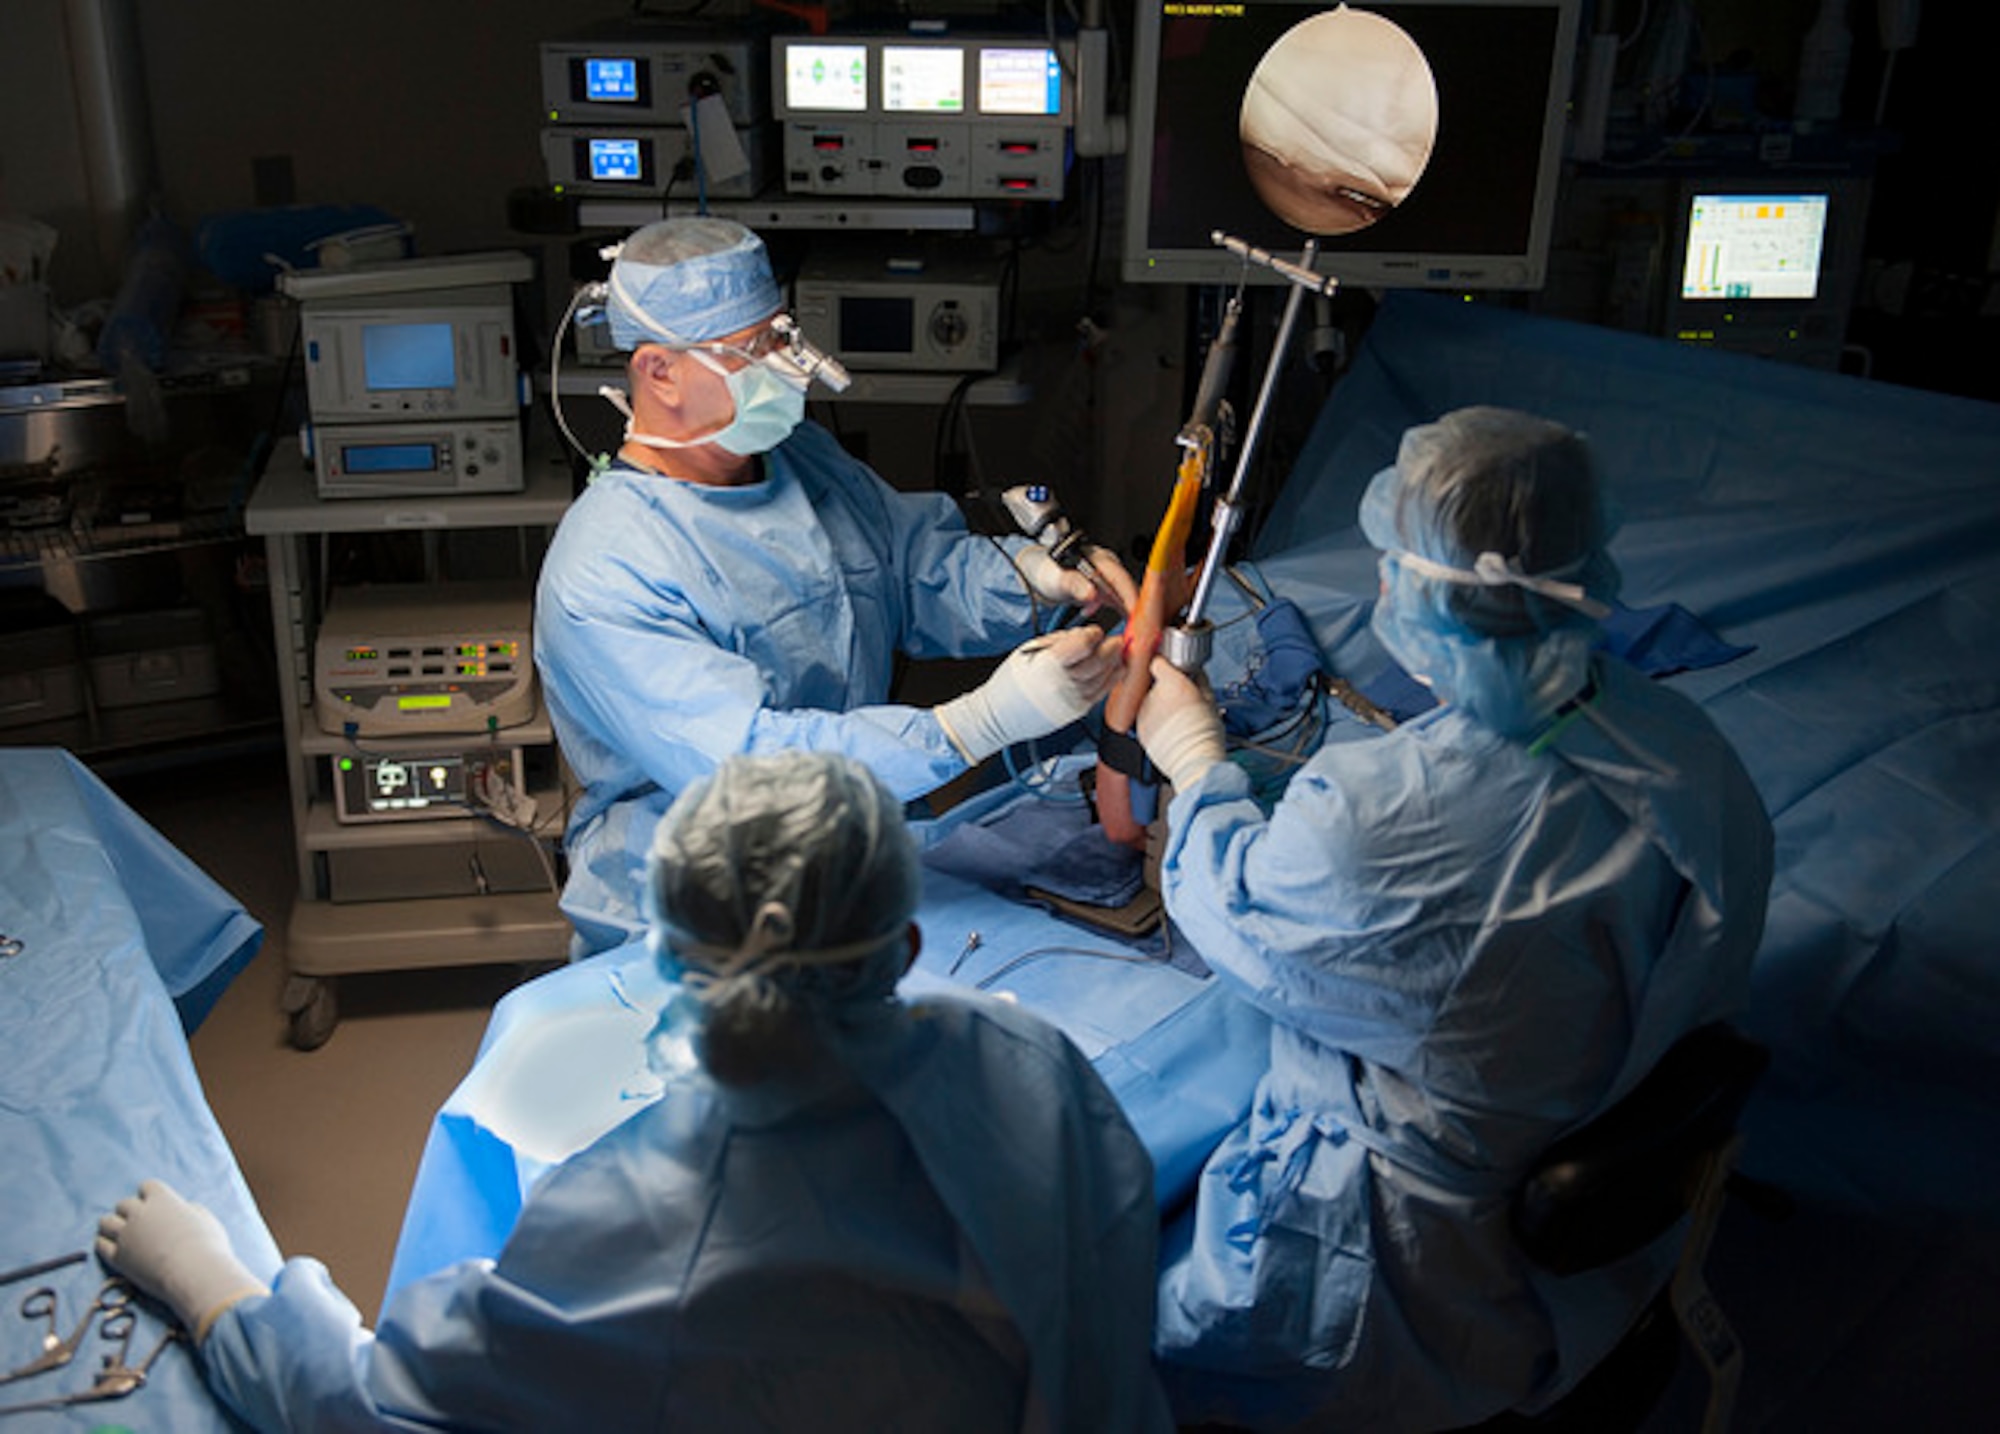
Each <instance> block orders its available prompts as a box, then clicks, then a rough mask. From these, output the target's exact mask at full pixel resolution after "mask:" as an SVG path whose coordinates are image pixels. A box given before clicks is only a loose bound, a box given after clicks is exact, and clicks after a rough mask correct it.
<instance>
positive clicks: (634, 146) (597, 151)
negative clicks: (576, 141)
mask: <svg viewBox="0 0 2000 1434" xmlns="http://www.w3.org/2000/svg"><path fill="white" fill-rule="evenodd" d="M586 153H587V154H588V155H589V158H590V177H591V178H592V179H595V180H599V181H601V182H604V183H609V184H619V183H626V182H630V183H634V184H636V183H638V182H639V181H640V180H642V179H644V178H645V175H646V164H645V159H644V157H643V156H642V155H641V154H640V152H639V141H638V140H636V139H593V140H591V141H590V143H589V144H588V146H587V147H586Z"/></svg>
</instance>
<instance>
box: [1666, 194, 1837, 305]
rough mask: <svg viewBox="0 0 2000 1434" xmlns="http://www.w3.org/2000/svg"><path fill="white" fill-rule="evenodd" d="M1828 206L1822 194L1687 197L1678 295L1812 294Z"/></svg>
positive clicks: (1800, 296) (1768, 296)
mask: <svg viewBox="0 0 2000 1434" xmlns="http://www.w3.org/2000/svg"><path fill="white" fill-rule="evenodd" d="M1828 202H1829V196H1828V195H1826V194H1824V193H1818V194H1814V193H1800V192H1792V193H1773V194H1696V195H1694V196H1693V197H1692V198H1691V199H1690V200H1689V201H1688V216H1687V256H1686V259H1685V262H1684V263H1683V265H1682V270H1681V297H1682V298H1683V299H1811V298H1814V297H1816V296H1817V295H1818V293H1819V279H1820V256H1821V252H1822V250H1823V249H1824V247H1825V244H1826V219H1827V206H1828Z"/></svg>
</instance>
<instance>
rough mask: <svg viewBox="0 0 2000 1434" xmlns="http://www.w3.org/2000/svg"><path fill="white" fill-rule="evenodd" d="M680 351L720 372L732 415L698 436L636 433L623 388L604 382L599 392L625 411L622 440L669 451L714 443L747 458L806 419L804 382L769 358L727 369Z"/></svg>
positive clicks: (694, 352) (702, 353) (766, 448)
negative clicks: (717, 428)
mask: <svg viewBox="0 0 2000 1434" xmlns="http://www.w3.org/2000/svg"><path fill="white" fill-rule="evenodd" d="M682 352H684V353H686V354H688V355H689V356H690V357H692V358H693V359H694V360H695V361H696V362H697V363H699V364H701V365H702V366H703V367H704V368H706V369H709V370H710V371H712V372H714V373H717V374H720V375H721V376H722V381H723V383H725V384H726V385H728V388H729V398H730V401H731V402H732V403H733V404H734V405H735V410H736V411H735V416H734V417H732V418H731V419H730V420H729V422H728V423H727V424H726V425H724V427H723V428H722V429H721V431H720V432H717V433H711V434H708V435H707V436H705V437H702V438H663V437H661V436H660V435H658V434H655V433H640V432H638V431H636V430H635V429H634V428H633V427H632V409H631V406H630V403H629V401H628V399H627V397H626V395H625V394H624V392H623V391H621V390H619V389H615V388H612V387H610V386H608V385H607V386H605V387H603V388H600V389H599V390H598V392H599V393H601V394H603V395H604V397H605V398H607V399H609V400H610V402H611V404H612V406H613V407H615V408H617V410H618V411H619V412H620V413H622V414H624V415H625V441H626V442H628V443H642V444H644V445H645V446H646V447H648V448H664V449H669V450H671V449H676V448H700V447H704V446H706V445H708V444H711V443H712V444H714V445H715V446H716V447H717V448H720V449H722V450H724V451H725V452H729V453H734V454H736V455H738V456H739V457H744V458H747V457H749V456H751V455H752V454H756V453H769V452H770V451H771V450H772V449H773V448H776V447H777V446H778V445H779V444H780V443H783V442H784V441H785V440H786V439H787V438H789V437H791V435H792V430H793V429H795V428H797V427H798V426H799V423H800V422H801V421H802V420H803V419H804V418H805V416H806V392H805V390H806V384H805V382H804V381H800V380H798V379H795V378H793V377H792V376H791V375H790V374H789V372H781V371H780V370H778V369H777V368H775V367H774V366H773V365H772V363H771V361H770V360H769V359H760V360H757V361H756V362H754V363H751V364H748V365H746V366H745V367H743V368H738V369H731V368H728V367H725V366H724V365H723V363H722V361H721V360H719V359H717V358H715V357H714V356H713V355H711V354H709V353H707V352H705V351H704V350H702V349H698V348H690V349H684V350H682Z"/></svg>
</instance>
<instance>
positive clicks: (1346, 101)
mask: <svg viewBox="0 0 2000 1434" xmlns="http://www.w3.org/2000/svg"><path fill="white" fill-rule="evenodd" d="M1579 5H1580V0H1382V3H1373V4H1357V5H1349V6H1329V5H1326V4H1324V3H1313V0H1243V3H1237V4H1228V5H1194V4H1187V3H1183V2H1182V0H1138V23H1137V26H1136V45H1135V49H1136V55H1135V58H1134V83H1133V103H1132V114H1131V141H1130V150H1129V159H1128V162H1127V176H1128V179H1127V196H1126V197H1127V209H1126V240H1125V253H1124V265H1123V272H1124V277H1125V278H1126V279H1127V280H1131V281H1139V282H1144V281H1157V282H1170V283H1233V282H1235V281H1236V280H1237V279H1238V278H1239V277H1247V278H1248V279H1250V280H1251V281H1252V282H1270V283H1277V282H1282V280H1281V279H1280V278H1279V277H1278V276H1277V275H1275V274H1272V273H1270V272H1269V271H1267V270H1263V269H1260V268H1257V267H1255V266H1252V268H1251V270H1250V272H1249V273H1248V274H1247V275H1246V274H1245V271H1244V265H1243V263H1242V261H1241V260H1239V259H1237V258H1235V257H1234V256H1232V255H1230V254H1229V253H1227V252H1225V251H1224V250H1222V249H1221V248H1219V247H1218V246H1217V245H1216V244H1215V243H1214V242H1213V241H1212V239H1211V235H1212V234H1213V233H1214V232H1215V231H1217V230H1220V231H1222V232H1224V233H1226V234H1229V235H1231V236H1233V237H1235V238H1238V239H1242V240H1245V241H1246V242H1248V243H1250V244H1252V245H1254V246H1256V247H1258V248H1261V249H1265V250H1268V251H1270V252H1271V253H1273V254H1277V255H1280V256H1283V257H1286V258H1296V257H1298V256H1299V255H1301V254H1302V252H1303V249H1304V246H1305V244H1306V242H1307V241H1308V240H1309V239H1311V240H1315V241H1317V243H1318V246H1319V253H1318V258H1317V261H1316V264H1315V267H1316V268H1317V269H1318V270H1319V271H1320V272H1322V273H1327V274H1332V275H1334V276H1335V277H1336V278H1338V279H1339V280H1340V281H1341V282H1342V283H1343V284H1346V285H1353V286H1362V287H1371V288H1372V287H1434V288H1468V289H1534V288H1539V287H1540V286H1541V284H1542V281H1543V277H1544V273H1545V269H1546V262H1547V255H1548V244H1549V231H1550V224H1551V219H1552V215H1553V211H1554V206H1555V198H1556V187H1557V179H1558V171H1559V166H1560V161H1561V153H1562V140H1563V123H1564V115H1565V111H1566V107H1567V103H1568V98H1569V84H1570V72H1571V61H1572V58H1573V53H1572V52H1573V50H1574V47H1575V39H1576V26H1577V12H1578V8H1579Z"/></svg>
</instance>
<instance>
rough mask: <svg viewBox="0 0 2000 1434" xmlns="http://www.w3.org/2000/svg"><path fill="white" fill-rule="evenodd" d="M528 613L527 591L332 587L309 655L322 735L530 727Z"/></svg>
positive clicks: (458, 586) (506, 587)
mask: <svg viewBox="0 0 2000 1434" xmlns="http://www.w3.org/2000/svg"><path fill="white" fill-rule="evenodd" d="M530 613H531V600H530V595H529V593H528V592H527V591H526V590H525V589H523V588H522V587H521V586H520V585H518V584H513V583H447V584H384V585H381V586H378V587H357V588H338V589H335V591H334V594H333V597H332V599H331V600H330V601H329V602H328V604H327V610H326V616H325V618H324V619H323V620H322V621H321V623H320V627H319V636H318V639H317V642H316V645H315V647H314V651H313V712H314V715H315V716H316V717H317V718H318V720H319V725H320V728H321V730H323V731H326V732H331V733H342V732H345V733H348V734H350V735H352V736H355V737H382V736H397V735H411V734H420V733H421V734H429V733H439V732H460V733H479V732H492V731H497V730H500V729H503V728H507V727H515V726H519V725H520V724H522V723H524V722H526V721H528V720H529V719H530V718H531V717H533V716H534V712H535V666H534V661H533V657H532V649H531V646H530V633H531V629H532V619H531V616H530Z"/></svg>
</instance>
